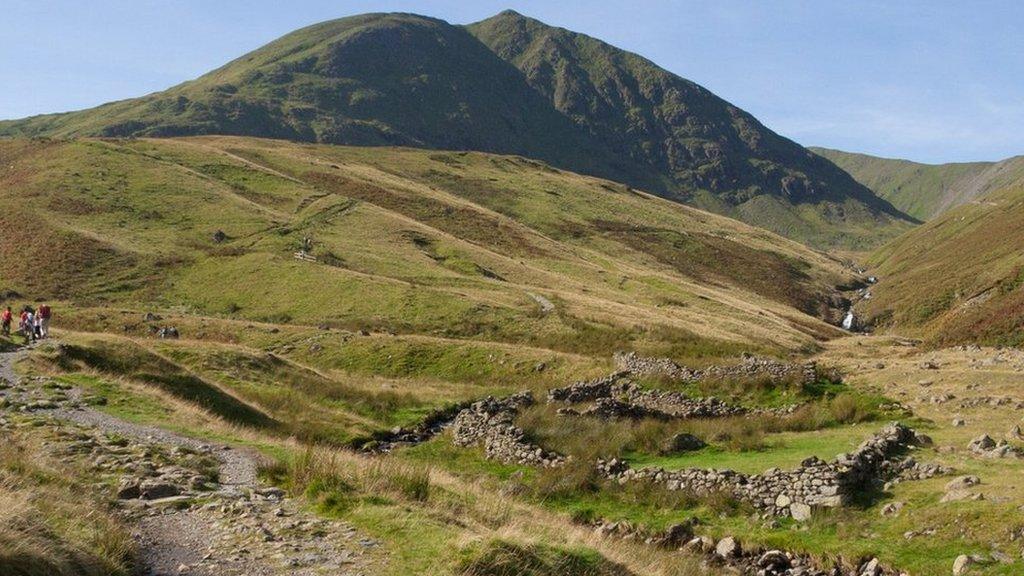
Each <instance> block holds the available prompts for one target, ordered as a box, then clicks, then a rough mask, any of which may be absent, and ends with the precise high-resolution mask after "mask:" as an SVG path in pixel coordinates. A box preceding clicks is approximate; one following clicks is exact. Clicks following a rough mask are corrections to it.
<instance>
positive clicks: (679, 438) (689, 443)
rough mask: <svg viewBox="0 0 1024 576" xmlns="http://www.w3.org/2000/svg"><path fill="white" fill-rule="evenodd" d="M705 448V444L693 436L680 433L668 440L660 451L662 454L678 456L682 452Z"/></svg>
mask: <svg viewBox="0 0 1024 576" xmlns="http://www.w3.org/2000/svg"><path fill="white" fill-rule="evenodd" d="M705 446H707V444H706V443H705V442H704V441H703V440H701V439H700V438H697V437H696V436H694V435H693V434H687V433H685V432H680V433H679V434H676V435H674V436H672V437H671V438H669V439H668V441H667V442H666V443H665V445H664V446H663V447H662V449H661V453H662V454H680V453H683V452H692V451H694V450H700V449H701V448H703V447H705Z"/></svg>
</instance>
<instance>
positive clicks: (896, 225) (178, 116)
mask: <svg viewBox="0 0 1024 576" xmlns="http://www.w3.org/2000/svg"><path fill="white" fill-rule="evenodd" d="M471 32H472V34H471ZM474 35H475V36H474ZM481 40H482V41H481ZM195 134H233V135H250V136H261V137H271V138H282V139H290V140H299V141H309V142H324V143H337V144H354V145H403V146H416V147H423V148H432V149H451V150H479V151H487V152H499V153H510V154H519V155H523V156H528V157H532V158H537V159H540V160H543V161H545V162H547V163H550V164H553V165H556V166H558V167H561V168H566V169H571V170H574V171H577V172H582V173H587V174H591V175H597V176H601V177H606V178H610V179H614V180H617V181H620V182H625V183H627V184H630V185H632V186H635V187H638V188H642V189H645V190H650V191H652V192H655V193H657V194H660V195H663V196H666V197H670V198H673V199H677V200H682V201H685V202H689V203H693V204H695V205H698V206H701V207H705V208H708V209H711V210H714V211H717V212H720V213H724V214H728V215H731V216H734V217H737V218H740V219H743V220H746V221H747V222H750V223H754V224H756V225H759V226H763V227H765V228H768V229H770V230H773V231H776V232H779V233H781V234H784V235H786V236H789V237H791V238H795V239H799V240H803V241H808V242H812V243H814V244H817V245H821V246H832V245H843V246H847V247H862V246H866V245H876V244H877V243H879V242H880V241H881V240H883V239H884V238H885V237H887V236H889V235H893V234H895V233H896V232H898V231H901V230H903V229H906V228H907V227H908V226H909V223H908V221H907V220H906V218H905V217H904V215H903V214H901V213H900V212H899V211H898V210H896V209H895V208H893V207H892V206H891V205H889V204H888V203H887V202H885V201H884V200H880V199H878V198H877V197H875V196H874V195H873V194H871V192H870V191H869V190H867V189H866V188H864V187H863V186H861V185H859V184H858V183H857V182H855V181H854V180H853V179H851V178H850V177H849V176H848V175H847V174H846V173H844V172H842V171H841V170H839V169H838V168H836V167H835V166H834V165H833V164H831V163H830V162H828V161H826V160H824V159H822V158H820V157H819V156H816V155H814V154H812V153H810V152H808V151H807V150H805V149H804V148H802V147H800V146H799V145H797V144H795V143H793V142H791V141H789V140H786V139H784V138H782V137H780V136H778V135H776V134H775V133H773V132H771V131H770V130H768V129H767V128H765V127H764V126H762V125H761V124H760V123H758V122H757V120H755V119H754V118H753V117H751V116H750V115H749V114H746V113H745V112H743V111H742V110H739V109H738V108H736V107H734V106H732V105H730V104H728V103H727V102H725V101H723V100H721V99H720V98H718V97H716V96H714V95H713V94H711V93H710V92H708V91H707V90H705V89H703V88H701V87H699V86H697V85H696V84H693V83H691V82H689V81H687V80H683V79H682V78H679V77H677V76H674V75H672V74H670V73H668V72H666V71H664V70H662V69H660V68H658V67H656V66H655V65H654V64H652V63H650V62H648V61H646V60H643V59H642V58H640V57H638V56H636V55H633V54H629V53H627V52H624V51H621V50H618V49H616V48H613V47H611V46H608V45H606V44H603V43H600V42H598V41H596V40H593V39H591V38H587V37H585V36H582V35H578V34H572V33H570V32H567V31H564V30H560V29H555V28H550V27H547V26H544V25H543V24H541V23H539V22H537V21H535V20H529V19H526V18H524V17H522V16H519V15H518V14H515V13H512V12H505V13H502V14H501V15H499V16H496V17H495V18H492V19H490V20H487V21H484V22H481V23H479V24H476V25H473V26H471V27H469V28H463V27H458V26H452V25H450V24H447V23H445V22H443V21H440V20H435V19H431V18H425V17H421V16H414V15H408V14H369V15H363V16H356V17H351V18H344V19H340V20H335V21H330V22H325V23H322V24H317V25H314V26H310V27H308V28H304V29H302V30H298V31H296V32H294V33H291V34H288V35H286V36H284V37H282V38H281V39H279V40H276V41H274V42H272V43H270V44H268V45H266V46H264V47H263V48H260V49H258V50H256V51H254V52H252V53H250V54H247V55H245V56H243V57H241V58H239V59H237V60H235V61H233V62H231V63H229V64H227V65H225V66H224V67H222V68H220V69H218V70H215V71H213V72H210V73H209V74H206V75H204V76H202V77H200V78H198V79H196V80H194V81H191V82H186V83H184V84H181V85H179V86H176V87H174V88H171V89H169V90H166V91H164V92H160V93H156V94H151V95H149V96H145V97H143V98H136V99H132V100H125V101H121V102H115V103H111V104H107V105H104V106H100V107H98V108H95V109H92V110H85V111H80V112H72V113H66V114H55V115H45V116H39V117H34V118H29V119H25V120H20V121H13V122H0V135H15V136H17V135H22V136H24V135H30V136H31V135H51V136H135V137H144V136H180V135H195Z"/></svg>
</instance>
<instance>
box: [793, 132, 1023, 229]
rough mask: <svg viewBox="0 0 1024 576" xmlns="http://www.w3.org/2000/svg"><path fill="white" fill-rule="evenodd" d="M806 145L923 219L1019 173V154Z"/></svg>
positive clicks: (1021, 168)
mask: <svg viewBox="0 0 1024 576" xmlns="http://www.w3.org/2000/svg"><path fill="white" fill-rule="evenodd" d="M810 150H811V151H813V152H814V153H816V154H818V155H820V156H823V157H825V158H828V159H829V160H831V161H832V162H834V163H835V164H836V165H837V166H839V167H840V168H842V169H843V170H846V171H847V172H849V173H850V175H851V176H853V177H854V178H855V179H856V180H857V181H858V182H860V183H861V184H863V185H865V186H867V187H868V188H870V189H871V190H872V191H873V192H874V193H875V194H878V195H879V196H881V197H882V198H885V199H886V200H888V201H889V202H891V203H892V204H893V205H894V206H896V207H897V208H899V209H900V210H902V211H904V212H906V213H907V214H910V215H911V216H914V217H915V218H919V219H922V220H928V219H930V218H933V217H935V216H937V215H939V214H941V213H942V212H945V211H946V210H949V209H950V208H953V207H955V206H959V205H961V204H965V203H967V202H970V201H971V200H974V199H975V198H978V197H980V196H983V195H985V194H986V193H988V192H991V191H993V190H996V189H998V188H1001V187H1003V186H1006V185H1007V184H1009V183H1011V182H1013V181H1014V180H1015V179H1017V178H1020V177H1021V176H1024V158H1022V157H1015V158H1008V159H1006V160H1003V161H1001V162H954V163H949V164H921V163H918V162H911V161H909V160H896V159H891V158H879V157H877V156H870V155H867V154H856V153H852V152H843V151H840V150H831V149H828V148H813V147H812V148H810Z"/></svg>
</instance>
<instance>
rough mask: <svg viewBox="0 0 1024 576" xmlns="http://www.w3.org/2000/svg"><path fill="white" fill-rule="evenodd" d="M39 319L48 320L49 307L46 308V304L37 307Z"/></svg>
mask: <svg viewBox="0 0 1024 576" xmlns="http://www.w3.org/2000/svg"><path fill="white" fill-rule="evenodd" d="M39 317H40V318H44V319H49V318H50V307H49V306H47V305H46V304H43V305H42V306H40V307H39Z"/></svg>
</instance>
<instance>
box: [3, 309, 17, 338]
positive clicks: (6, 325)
mask: <svg viewBox="0 0 1024 576" xmlns="http://www.w3.org/2000/svg"><path fill="white" fill-rule="evenodd" d="M12 319H14V314H11V307H10V306H8V307H6V308H4V311H3V312H2V313H0V326H2V329H3V334H4V337H5V338H10V337H11V320H12Z"/></svg>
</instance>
